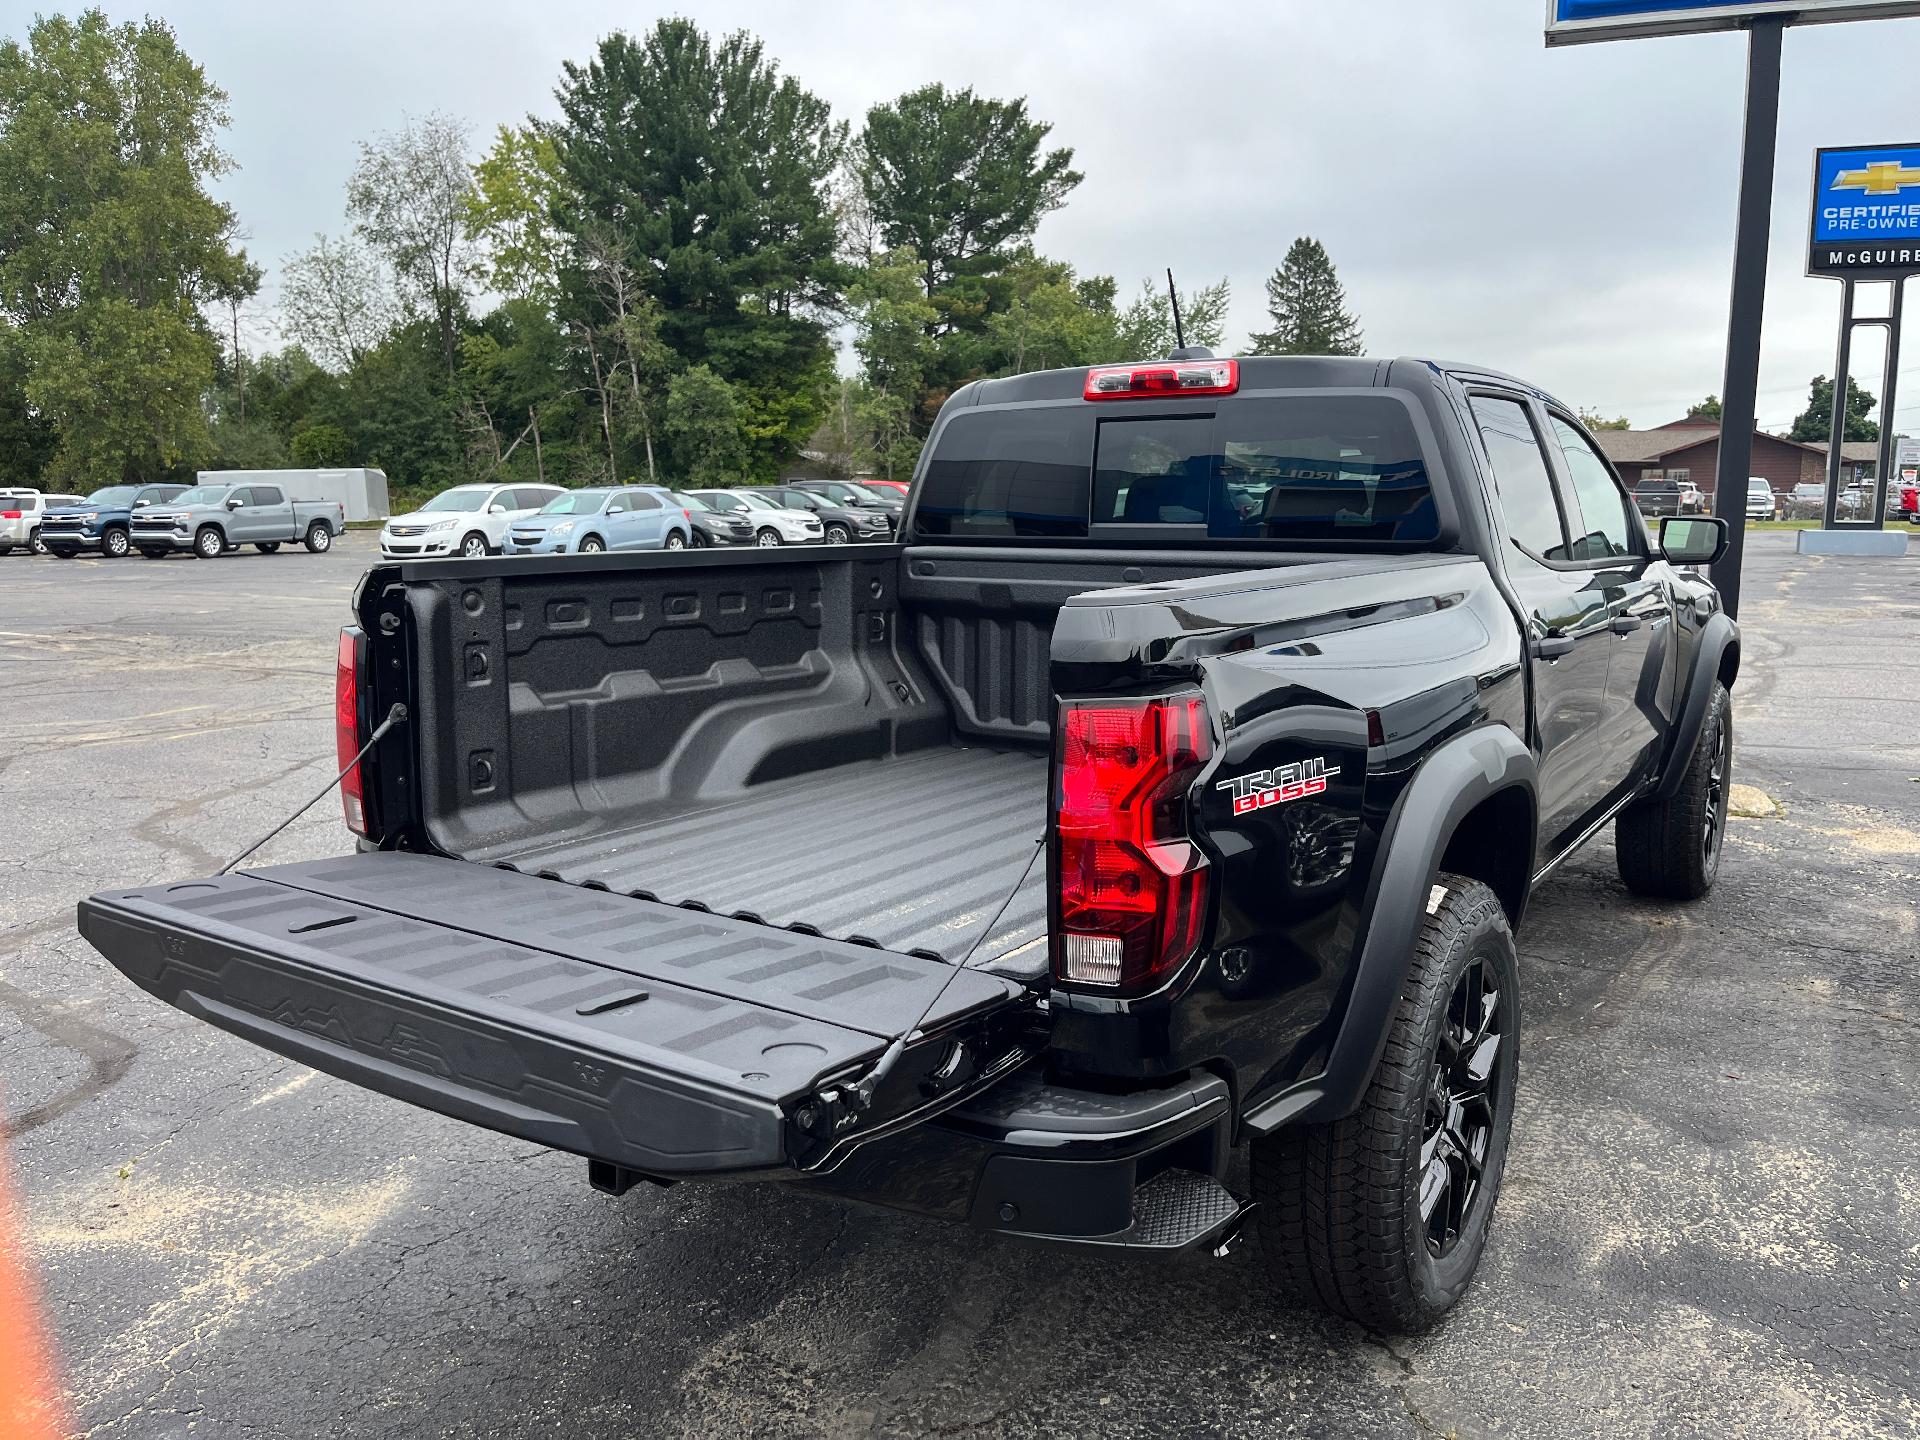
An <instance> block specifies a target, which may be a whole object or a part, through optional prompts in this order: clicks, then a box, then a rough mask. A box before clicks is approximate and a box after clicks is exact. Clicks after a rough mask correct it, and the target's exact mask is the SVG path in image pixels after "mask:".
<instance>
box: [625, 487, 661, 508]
mask: <svg viewBox="0 0 1920 1440" xmlns="http://www.w3.org/2000/svg"><path fill="white" fill-rule="evenodd" d="M627 499H628V502H629V503H628V507H627V508H628V509H630V510H658V509H659V508H660V501H659V500H658V499H657V498H655V497H654V496H652V495H649V494H648V493H647V492H646V491H644V490H636V491H635V492H634V493H633V494H632V495H630V496H628V497H627Z"/></svg>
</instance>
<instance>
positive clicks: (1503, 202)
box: [0, 0, 1920, 429]
mask: <svg viewBox="0 0 1920 1440" xmlns="http://www.w3.org/2000/svg"><path fill="white" fill-rule="evenodd" d="M8 8H12V7H11V6H9V7H8ZM107 9H108V10H109V12H110V13H112V14H114V15H115V16H116V18H131V17H137V16H138V15H139V14H140V13H142V11H141V9H140V7H137V6H129V5H122V4H119V3H110V4H108V5H107ZM1544 9H1545V6H1544V5H1543V4H1541V3H1540V0H1445V3H1435V0H1346V3H1338V4H1308V3H1304V0H1274V3H1271V4H1262V5H1244V6H1243V5H1240V4H1235V3H1222V4H1217V5H1212V6H1201V5H1187V4H1182V5H1178V6H1172V5H1167V4H1164V3H1162V4H1134V3H1130V0H1107V3H1105V4H1103V5H1098V6H1087V5H1065V4H1042V3H1036V0H1020V3H998V0H974V3H970V4H967V5H964V6H961V5H954V4H940V5H912V4H898V3H892V4H837V3H829V4H819V3H814V4H798V3H792V0H768V3H749V0H738V3H701V4H697V5H685V6H680V7H676V8H675V9H672V10H664V11H656V10H653V9H649V8H646V7H644V6H635V5H633V4H631V3H629V4H624V5H615V4H608V3H600V0H568V3H552V0H549V3H545V4H538V5H535V4H525V3H522V4H501V3H489V0H463V3H458V4H449V3H440V0H432V3H422V0H384V3H379V4H373V3H364V0H333V3H329V4H327V5H321V6H316V5H297V6H278V5H254V6H246V7H236V6H233V5H230V4H215V3H192V0H178V3H174V4H170V5H166V6H163V7H161V8H160V9H159V10H158V12H157V13H159V14H161V15H162V16H163V17H164V18H165V19H166V20H167V21H168V22H169V23H171V24H172V25H173V26H174V27H175V29H176V30H177V31H178V33H179V36H180V39H181V41H182V43H183V44H184V45H185V47H186V49H187V51H188V52H189V53H190V54H191V55H193V56H194V57H195V58H196V59H197V60H199V61H200V62H201V63H202V64H203V65H205V67H206V69H207V71H208V73H209V74H210V75H211V77H212V78H213V79H214V81H215V82H216V83H218V84H220V85H221V86H223V87H224V88H225V89H226V90H227V91H228V92H229V94H230V95H231V97H232V107H231V108H232V116H233V126H232V129H231V131H230V133H229V135H228V137H227V147H228V149H229V150H230V152H231V153H232V155H233V157H234V159H235V160H236V161H237V162H238V165H239V169H238V170H237V171H236V172H235V173H234V174H233V175H231V176H230V177H228V178H227V179H226V180H225V181H223V182H222V185H221V193H222V195H223V198H225V199H226V200H228V201H229V202H230V203H231V204H233V205H234V207H235V208H236V209H237V210H238V212H239V214H240V217H241V221H242V223H243V224H244V226H245V227H246V228H247V230H248V231H249V232H250V234H251V239H250V240H249V241H248V246H249V249H250V250H251V251H252V253H253V254H254V256H255V258H256V259H258V260H259V261H260V262H261V263H263V264H264V265H266V266H267V267H268V270H269V286H271V278H272V270H273V268H274V267H275V266H276V265H277V264H278V263H279V261H280V260H282V259H283V258H284V257H285V256H287V255H288V254H290V253H292V252H294V251H296V250H298V249H300V248H302V247H304V246H305V245H307V244H309V243H311V238H312V236H313V233H314V232H315V231H320V230H325V231H329V232H338V231H339V230H341V229H342V228H343V227H344V222H343V219H342V213H341V212H342V196H343V192H344V186H345V182H346V178H347V175H348V173H349V171H350V170H351V169H352V166H353V162H354V158H355V146H356V143H357V142H358V141H360V140H361V139H363V138H367V137H370V136H372V135H375V134H377V133H378V132H380V131H382V130H386V129H389V128H392V127H393V126H395V125H397V124H398V123H399V122H400V121H401V119H402V118H403V116H405V115H406V114H409V113H414V114H418V113H422V112H425V111H429V110H442V111H446V112H449V113H451V114H455V115H458V116H460V117H462V118H464V119H466V120H469V121H471V122H472V123H473V126H474V136H475V143H476V147H478V146H479V145H480V144H481V143H482V142H483V141H484V140H485V138H486V137H488V136H489V135H490V134H491V132H492V130H493V127H494V126H495V125H496V124H498V123H500V122H503V121H508V122H511V121H517V120H519V119H520V118H522V117H523V116H525V115H526V114H528V113H533V114H537V115H543V116H545V115H551V114H553V113H555V109H556V107H555V105H554V101H553V88H554V84H555V82H556V80H557V78H558V76H559V73H560V63H561V61H562V60H565V59H576V60H577V59H583V58H585V57H586V56H588V55H589V53H590V52H591V50H592V48H593V46H594V44H595V43H596V41H597V40H598V38H599V37H600V36H601V35H603V34H605V33H606V32H608V31H610V30H613V29H618V28H622V27H624V28H627V29H630V30H636V31H638V30H643V29H645V28H646V27H647V26H648V25H650V24H651V23H652V22H653V20H654V19H655V18H656V17H657V15H659V14H666V13H690V14H692V15H693V16H694V18H695V19H697V20H698V21H700V22H701V23H702V24H703V25H705V26H706V27H707V28H709V29H710V30H715V31H723V30H730V29H733V28H736V27H745V28H748V29H750V30H753V31H755V32H757V33H758V34H759V35H761V36H762V37H764V39H765V40H766V42H767V48H768V51H769V52H770V53H771V54H772V55H774V56H776V57H777V58H778V59H779V60H780V62H781V64H782V65H783V66H784V67H785V69H786V70H787V71H789V72H790V73H792V74H793V75H795V76H796V77H798V78H799V79H800V81H801V82H802V83H803V84H805V85H807V86H808V87H809V88H811V89H812V90H813V91H815V92H816V93H817V94H819V95H820V96H822V97H823V98H824V99H826V100H827V101H828V102H829V103H830V104H831V105H832V106H833V108H834V111H835V113H836V114H837V115H838V116H839V117H841V118H844V119H847V120H849V121H851V122H853V125H854V128H855V129H858V127H859V122H860V119H861V117H862V116H863V115H864V114H865V112H866V109H867V107H868V106H870V105H873V104H875V103H876V102H879V101H882V100H886V99H890V98H892V97H893V96H895V95H898V94H899V93H901V92H902V91H905V90H908V89H911V88H913V87H915V86H918V85H921V84H924V83H926V82H928V81H933V80H940V81H944V82H945V83H946V84H948V85H949V86H959V85H972V86H974V87H975V88H976V89H977V90H978V91H980V92H981V93H983V94H987V95H993V96H1012V95H1024V96H1026V97H1027V98H1028V102H1029V106H1030V108H1031V111H1032V113H1033V114H1034V115H1036V116H1037V117H1039V118H1041V119H1044V120H1047V121H1050V122H1051V123H1052V124H1053V127H1054V141H1055V143H1058V144H1063V145H1070V146H1072V147H1073V149H1074V152H1075V164H1076V166H1077V167H1078V168H1079V169H1080V170H1082V171H1084V172H1085V174H1086V180H1085V183H1083V184H1082V185H1081V186H1080V188H1079V189H1078V190H1077V191H1075V192H1074V195H1073V197H1072V199H1071V200H1070V201H1069V203H1068V205H1067V207H1066V208H1065V209H1064V210H1062V211H1060V212H1058V213H1056V214H1055V215H1053V216H1051V217H1049V218H1048V219H1047V220H1046V221H1045V222H1044V223H1043V224H1042V226H1041V228H1040V232H1039V236H1038V245H1039V248H1040V249H1041V251H1042V252H1043V253H1045V254H1047V255H1050V256H1055V257H1058V258H1060V259H1064V260H1067V261H1069V262H1071V263H1072V264H1073V265H1074V266H1075V267H1076V268H1077V269H1078V270H1079V271H1080V272H1081V273H1083V274H1085V273H1106V274H1113V275H1116V276H1118V277H1120V280H1121V284H1122V290H1123V294H1125V293H1129V292H1130V291H1132V290H1133V289H1134V288H1135V287H1137V285H1138V283H1139V280H1140V279H1141V278H1142V277H1145V276H1147V275H1151V274H1155V273H1158V271H1159V270H1160V268H1161V267H1163V266H1166V265H1171V266H1173V268H1174V271H1175V273H1176V275H1178V276H1179V278H1180V280H1181V283H1182V285H1183V286H1187V285H1191V284H1197V283H1201V282H1205V281H1208V280H1212V279H1216V278H1218V277H1219V276H1221V275H1225V276H1227V277H1228V278H1229V279H1230V280H1231V281H1232V283H1233V292H1234V304H1233V311H1232V315H1231V322H1230V326H1229V334H1228V341H1229V343H1230V344H1232V345H1234V346H1236V347H1237V346H1238V345H1240V344H1241V343H1243V342H1244V339H1245V337H1246V335H1247V333H1248V332H1249V331H1250V330H1252V329H1254V328H1256V327H1258V326H1259V325H1260V324H1262V323H1263V321H1264V318H1265V317H1264V313H1263V312H1264V295H1263V291H1262V287H1261V282H1262V280H1263V279H1264V278H1265V276H1266V275H1267V274H1268V273H1269V272H1270V271H1271V270H1272V269H1273V267H1274V266H1275V265H1276V264H1278V263H1279V260H1280V258H1281V257H1282V255H1283V254H1284V253H1285V251H1286V248H1287V245H1288V244H1289V242H1290V241H1292V239H1293V238H1294V237H1295V236H1296V235H1300V234H1311V235H1315V236H1318V237H1319V238H1320V239H1321V240H1322V241H1323V242H1324V243H1325V244H1326V246H1327V249H1328V251H1329V252H1330V253H1331V254H1332V256H1333V258H1334V261H1335V263H1336V264H1337V265H1338V266H1339V270H1340V275H1341V279H1342V280H1343V281H1344V283H1345V285H1346V288H1347V295H1348V298H1349V301H1350V303H1351V306H1352V308H1353V309H1354V310H1355V311H1356V312H1357V313H1358V314H1359V316H1360V319H1361V322H1362V324H1363V326H1364V328H1365V332H1366V345H1367V350H1368V353H1370V354H1386V355H1391V354H1431V355H1440V356H1444V357H1447V358H1458V359H1471V360H1475V361H1478V362H1481V363H1484V364H1488V365H1492V366H1495V367H1498V368H1500V369H1505V370H1510V371H1513V372H1515V373H1517V374H1520V375H1523V376H1525V377H1526V378H1528V379H1530V380H1533V381H1536V382H1537V383H1539V384H1541V385H1543V386H1544V387H1546V388H1547V389H1549V390H1552V391H1555V392H1557V393H1558V394H1559V395H1560V396H1561V397H1562V398H1563V399H1565V400H1566V401H1568V402H1569V403H1572V404H1577V405H1580V406H1583V407H1586V408H1590V409H1596V410H1600V411H1603V412H1605V413H1607V414H1609V415H1614V414H1625V415H1628V416H1629V417H1631V419H1632V420H1633V422H1634V424H1635V425H1636V426H1651V425H1656V424H1659V423H1661V422H1663V421H1666V420H1670V419H1673V418H1675V417H1677V416H1678V415H1679V414H1680V413H1681V412H1682V411H1683V410H1684V408H1685V407H1686V405H1687V404H1688V403H1689V402H1691V401H1694V400H1697V399H1698V398H1699V397H1701V396H1703V395H1705V394H1707V393H1708V392H1709V391H1718V390H1719V389H1720V388H1721V367H1722V361H1723V354H1722V352H1723V348H1724V341H1725V315H1726V303H1727V285H1728V277H1729V270H1730V266H1731V256H1732V243H1733V210H1734V193H1735V180H1736V168H1737V162H1738V150H1739V137H1740V113H1741V95H1742V90H1743V86H1744V79H1745V68H1744V67H1745V51H1746V42H1745V39H1744V37H1742V36H1736V35H1710V36H1698V37H1687V38H1673V39H1653V40H1634V41H1627V42H1621V43H1616V44H1605V45H1589V46H1581V47H1575V48H1572V49H1563V50H1556V51H1553V52H1548V51H1547V50H1546V48H1545V46H1544V45H1543V43H1542V40H1541V28H1542V12H1543V11H1544ZM16 13H17V12H16ZM0 24H4V25H5V26H6V28H7V29H9V30H10V31H14V32H15V33H17V32H18V30H19V28H21V26H22V24H23V22H22V21H19V20H7V21H0ZM1783 90H1784V94H1783V98H1782V105H1781V121H1780V165H1779V173H1778V176H1777V183H1776V188H1775V206H1774V245H1773V263H1772V269H1771V276H1770V281H1769V288H1768V296H1767V328H1766V342H1765V346H1764V356H1763V361H1762V365H1761V373H1760V403H1759V417H1760V421H1761V423H1762V424H1763V425H1765V426H1767V427H1768V428H1775V429H1784V428H1785V427H1786V426H1787V425H1789V424H1790V423H1791V422H1792V419H1793V417H1794V416H1795V415H1796V414H1797V413H1798V412H1799V411H1800V410H1801V409H1803V408H1804V406H1805V397H1806V388H1807V381H1808V378H1809V377H1810V376H1812V375H1814V374H1816V373H1826V372H1828V371H1830V370H1831V369H1832V366H1833V340H1834V326H1835V322H1836V317H1837V311H1838V305H1839V293H1840V287H1839V286H1838V284H1836V283H1835V282H1832V281H1824V280H1820V281H1816V280H1811V279H1808V278H1806V277H1805V276H1804V275H1803V274H1802V271H1803V269H1804V266H1805V260H1806V232H1807V207H1808V190H1809V184H1810V178H1809V177H1810V171H1811V165H1812V151H1813V149H1814V147H1815V146H1817V145H1839V144H1859V143H1873V142H1883V141H1892V142H1898V141H1905V140H1915V139H1920V117H1916V116H1915V113H1914V112H1915V110H1916V108H1920V20H1890V21H1878V22H1873V23H1863V24H1850V25H1827V26H1807V27H1803V28H1799V29H1794V30H1790V31H1789V32H1788V33H1787V39H1786V60H1785V71H1784V81H1783ZM271 295H272V290H271V288H269V290H268V291H267V292H266V298H267V299H268V300H269V301H270V299H271ZM269 318H270V306H269V307H268V314H266V315H263V317H262V322H261V326H260V331H259V334H260V335H261V337H262V338H267V330H266V326H267V322H268V320H269ZM1864 339H1865V337H1864V336H1863V340H1864ZM1916 343H1920V342H1916ZM1862 349H1865V350H1866V351H1867V352H1868V354H1867V358H1866V359H1865V360H1864V361H1862V360H1859V359H1857V360H1856V364H1855V369H1854V373H1855V375H1856V376H1857V377H1860V378H1862V379H1863V380H1866V379H1867V377H1868V375H1869V373H1870V372H1871V373H1873V374H1876V375H1877V365H1878V360H1877V358H1876V356H1875V352H1873V350H1872V346H1871V343H1870V342H1869V343H1867V344H1865V345H1863V346H1860V347H1856V355H1858V354H1859V353H1860V351H1861V350H1862ZM1907 351H1908V355H1909V357H1911V358H1910V361H1909V365H1910V367H1911V368H1910V370H1909V372H1908V373H1907V375H1906V376H1905V378H1904V379H1903V381H1902V387H1903V394H1902V397H1901V403H1900V405H1899V418H1900V420H1901V421H1902V422H1903V423H1904V424H1906V425H1908V426H1914V427H1920V349H1916V346H1915V345H1913V344H1910V345H1909V346H1908V347H1907ZM1868 384H1869V388H1870V389H1874V390H1875V391H1876V392H1877V391H1878V388H1879V387H1878V383H1877V380H1870V381H1868Z"/></svg>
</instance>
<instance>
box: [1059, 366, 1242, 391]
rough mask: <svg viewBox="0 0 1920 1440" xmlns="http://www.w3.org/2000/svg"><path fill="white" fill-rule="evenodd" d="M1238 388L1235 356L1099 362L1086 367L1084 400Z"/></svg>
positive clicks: (1238, 378)
mask: <svg viewBox="0 0 1920 1440" xmlns="http://www.w3.org/2000/svg"><path fill="white" fill-rule="evenodd" d="M1239 388H1240V362H1239V361H1238V360H1168V361H1163V362H1161V363H1159V364H1155V365H1099V366H1096V367H1095V368H1093V369H1091V370H1089V371H1087V387H1086V389H1085V390H1083V391H1082V392H1081V393H1082V395H1084V396H1085V398H1087V399H1088V400H1148V399H1152V398H1154V397H1155V396H1160V395H1231V394H1233V392H1234V391H1236V390H1238V389H1239Z"/></svg>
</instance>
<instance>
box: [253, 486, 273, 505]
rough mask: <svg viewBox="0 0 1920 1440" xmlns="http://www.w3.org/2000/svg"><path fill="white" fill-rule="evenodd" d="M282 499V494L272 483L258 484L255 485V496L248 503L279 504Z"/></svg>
mask: <svg viewBox="0 0 1920 1440" xmlns="http://www.w3.org/2000/svg"><path fill="white" fill-rule="evenodd" d="M281 499H282V496H281V494H280V491H279V489H278V488H277V487H275V486H272V485H256V486H254V487H253V497H252V498H251V499H250V500H248V501H247V503H248V504H249V505H278V504H279V503H280V502H281Z"/></svg>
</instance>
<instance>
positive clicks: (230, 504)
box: [227, 495, 246, 510]
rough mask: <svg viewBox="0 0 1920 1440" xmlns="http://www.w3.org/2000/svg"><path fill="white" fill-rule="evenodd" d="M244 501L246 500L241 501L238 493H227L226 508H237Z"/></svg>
mask: <svg viewBox="0 0 1920 1440" xmlns="http://www.w3.org/2000/svg"><path fill="white" fill-rule="evenodd" d="M245 503H246V502H245V501H243V500H242V499H241V498H240V497H239V496H238V495H229V496H228V497H227V508H228V509H229V510H238V509H239V508H240V507H241V506H242V505H243V504H245Z"/></svg>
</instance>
